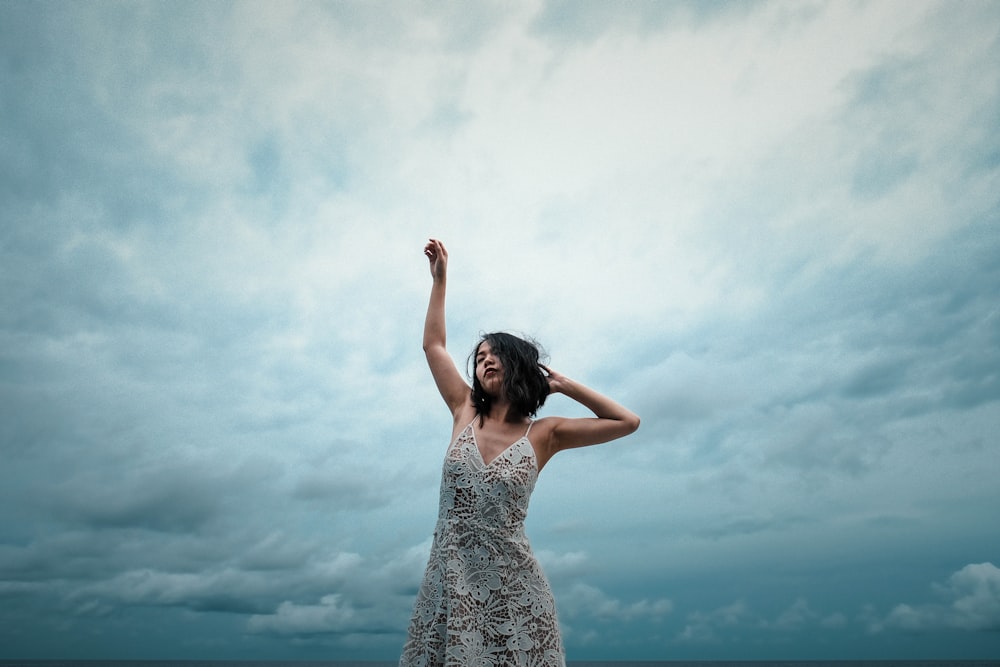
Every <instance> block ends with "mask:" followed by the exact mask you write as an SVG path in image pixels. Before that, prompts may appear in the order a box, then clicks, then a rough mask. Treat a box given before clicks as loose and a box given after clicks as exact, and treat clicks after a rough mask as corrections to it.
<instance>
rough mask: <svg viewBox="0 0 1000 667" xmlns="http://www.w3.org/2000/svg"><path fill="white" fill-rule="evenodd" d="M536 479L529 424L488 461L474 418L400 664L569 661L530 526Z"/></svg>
mask: <svg viewBox="0 0 1000 667" xmlns="http://www.w3.org/2000/svg"><path fill="white" fill-rule="evenodd" d="M528 431H529V432H530V431H531V426H530V425H529V426H528ZM537 477H538V468H537V464H536V461H535V452H534V449H532V447H531V443H530V442H529V441H528V432H525V434H524V436H523V437H521V439H519V440H517V441H516V442H514V443H513V444H512V445H510V446H509V447H508V448H507V449H506V450H504V451H503V453H501V454H500V455H499V456H497V457H496V458H495V459H493V460H492V461H490V462H489V463H486V462H485V461H484V460H483V458H482V454H481V453H480V451H479V446H478V445H477V444H476V434H475V431H474V430H473V428H472V424H469V425H468V426H466V427H465V429H464V430H463V431H462V432H461V433H460V434H459V435H458V437H457V438H456V439H455V442H454V443H452V445H451V447H449V448H448V453H447V455H446V456H445V461H444V470H443V472H442V476H441V505H440V513H439V516H438V522H437V526H436V528H435V529H434V543H433V545H432V546H431V556H430V560H429V561H428V563H427V570H426V571H425V573H424V580H423V583H422V584H421V586H420V591H419V593H418V594H417V601H416V604H415V605H414V609H413V618H412V620H411V621H410V628H409V636H408V638H407V641H406V645H405V646H404V647H403V655H402V657H401V658H400V661H399V664H400V667H441V666H444V665H448V666H456V667H457V666H459V665H461V666H462V667H466V666H471V665H475V666H477V667H506V666H518V667H521V666H525V667H527V666H531V667H549V666H551V667H564V665H565V657H564V654H563V648H562V640H561V638H560V636H559V622H558V620H557V618H556V610H555V602H554V601H553V598H552V591H551V589H550V588H549V584H548V581H547V580H546V579H545V575H544V574H543V573H542V570H541V568H540V567H539V566H538V562H537V561H536V560H535V557H534V555H532V553H531V546H530V545H529V544H528V539H527V537H525V534H524V518H525V516H526V515H527V513H528V500H529V499H530V498H531V491H532V489H534V487H535V480H536V479H537Z"/></svg>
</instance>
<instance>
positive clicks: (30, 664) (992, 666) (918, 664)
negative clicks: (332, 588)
mask: <svg viewBox="0 0 1000 667" xmlns="http://www.w3.org/2000/svg"><path fill="white" fill-rule="evenodd" d="M398 664H399V663H398V662H396V661H393V662H373V661H368V662H357V661H355V662H351V661H325V662H316V661H308V660H0V667H397V666H398ZM566 665H567V667H1000V659H998V660H667V661H658V660H648V661H628V660H622V661H607V662H583V661H574V660H570V661H569V662H567V663H566Z"/></svg>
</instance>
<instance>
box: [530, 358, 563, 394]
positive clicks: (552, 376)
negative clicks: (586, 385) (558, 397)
mask: <svg viewBox="0 0 1000 667" xmlns="http://www.w3.org/2000/svg"><path fill="white" fill-rule="evenodd" d="M538 365H539V366H541V368H542V370H543V371H545V377H546V378H547V379H548V381H549V393H550V394H558V393H561V392H562V390H563V388H564V387H565V386H566V383H567V382H569V378H567V377H566V376H565V375H563V374H562V373H557V372H556V371H554V370H552V369H551V368H549V367H548V366H546V365H544V364H538Z"/></svg>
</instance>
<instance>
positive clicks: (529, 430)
mask: <svg viewBox="0 0 1000 667" xmlns="http://www.w3.org/2000/svg"><path fill="white" fill-rule="evenodd" d="M534 425H535V420H534V419H532V420H531V421H529V422H528V430H527V431H525V432H524V437H525V438H527V437H528V434H529V433H531V427H532V426H534Z"/></svg>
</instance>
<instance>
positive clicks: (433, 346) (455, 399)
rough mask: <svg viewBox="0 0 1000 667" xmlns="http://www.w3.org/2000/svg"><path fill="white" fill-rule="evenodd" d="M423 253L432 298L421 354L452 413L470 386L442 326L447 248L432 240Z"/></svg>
mask: <svg viewBox="0 0 1000 667" xmlns="http://www.w3.org/2000/svg"><path fill="white" fill-rule="evenodd" d="M424 254H425V255H427V259H428V260H429V261H430V267H431V278H432V279H433V283H432V284H431V298H430V302H429V303H428V304H427V317H426V319H425V320H424V355H425V356H426V357H427V365H428V366H429V367H430V369H431V375H433V376H434V383H435V384H436V385H437V388H438V391H439V392H441V398H443V399H444V402H445V403H447V404H448V409H449V410H451V413H452V415H455V416H457V415H458V411H459V410H461V408H462V407H463V406H464V405H466V404H467V403H468V402H469V385H468V384H466V383H465V380H463V379H462V375H461V373H459V372H458V368H457V367H456V366H455V362H454V360H453V359H452V358H451V355H450V354H448V350H447V348H446V343H447V342H448V335H447V327H446V326H445V313H444V310H445V309H444V305H445V293H446V291H447V290H446V288H447V284H448V251H447V250H445V247H444V244H443V243H441V242H440V241H438V240H436V239H431V240H430V241H428V242H427V245H425V246H424Z"/></svg>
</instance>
